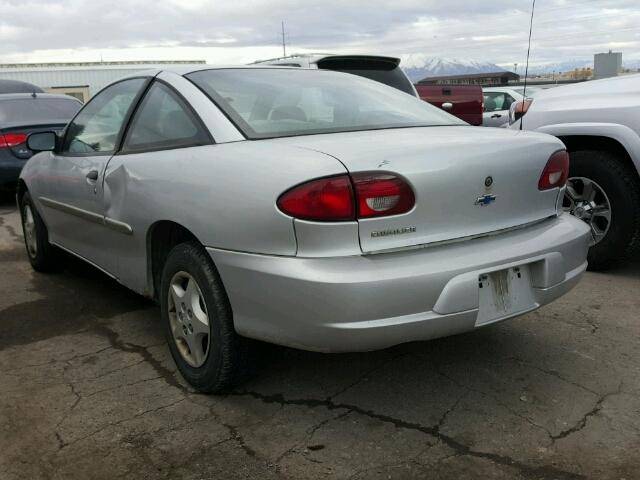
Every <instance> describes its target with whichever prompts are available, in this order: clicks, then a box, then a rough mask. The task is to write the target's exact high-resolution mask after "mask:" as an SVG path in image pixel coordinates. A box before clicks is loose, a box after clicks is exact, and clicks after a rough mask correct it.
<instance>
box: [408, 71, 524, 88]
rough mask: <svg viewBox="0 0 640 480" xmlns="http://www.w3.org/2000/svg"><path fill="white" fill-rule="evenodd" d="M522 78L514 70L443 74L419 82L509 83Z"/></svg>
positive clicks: (424, 83)
mask: <svg viewBox="0 0 640 480" xmlns="http://www.w3.org/2000/svg"><path fill="white" fill-rule="evenodd" d="M518 80H520V75H518V74H517V73H513V72H508V71H501V72H487V73H467V74H462V75H442V76H434V77H426V78H423V79H422V80H420V81H419V82H418V84H419V85H484V86H487V87H489V86H496V85H507V84H508V83H509V82H512V81H518Z"/></svg>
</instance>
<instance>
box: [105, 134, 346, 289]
mask: <svg viewBox="0 0 640 480" xmlns="http://www.w3.org/2000/svg"><path fill="white" fill-rule="evenodd" d="M344 172H345V169H344V167H343V166H342V164H341V163H340V162H338V161H337V160H335V159H334V158H332V157H329V156H328V155H325V154H322V153H318V152H310V151H308V150H303V149H300V148H296V147H288V146H282V145H277V144H274V142H272V141H269V140H262V141H255V142H253V141H241V142H233V143H225V144H218V145H210V146H202V147H192V148H185V149H176V150H165V151H158V152H148V153H141V154H129V155H116V156H114V157H113V159H112V160H111V161H110V162H109V165H108V167H107V170H106V173H105V182H104V205H105V215H106V217H108V218H110V219H114V220H117V221H118V222H123V223H125V224H127V225H129V226H131V228H132V230H133V234H132V235H120V236H119V237H118V238H119V240H118V242H120V243H121V244H120V245H115V246H114V247H115V248H116V249H117V251H118V252H119V253H120V255H119V259H118V262H119V266H118V277H119V279H120V281H121V282H122V283H124V284H125V285H127V286H129V287H131V288H133V289H134V290H136V291H140V292H146V289H147V288H148V279H147V232H149V229H150V228H151V227H152V225H153V224H155V223H156V222H159V221H163V220H167V221H172V222H175V223H178V224H179V225H182V226H183V227H185V228H186V229H188V230H189V231H190V232H191V233H192V234H193V235H195V236H196V238H197V239H198V240H199V241H200V242H201V243H202V244H203V245H205V246H207V247H215V248H218V249H223V250H234V251H241V252H252V253H259V254H270V255H295V254H296V251H297V246H296V237H295V231H294V226H293V220H292V219H291V218H290V217H288V216H286V215H284V214H282V213H281V212H280V211H279V210H278V209H277V207H276V200H277V198H278V196H279V195H280V194H281V193H282V192H283V191H285V190H287V189H289V188H290V187H292V186H294V185H296V184H298V183H301V182H304V181H306V180H309V179H311V178H315V177H321V176H326V175H335V174H340V173H344Z"/></svg>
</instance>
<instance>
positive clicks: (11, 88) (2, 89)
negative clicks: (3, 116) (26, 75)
mask: <svg viewBox="0 0 640 480" xmlns="http://www.w3.org/2000/svg"><path fill="white" fill-rule="evenodd" d="M33 92H36V93H44V90H42V89H41V88H40V87H38V86H37V85H34V84H32V83H28V82H22V81H20V80H7V79H0V95H4V94H7V93H33Z"/></svg>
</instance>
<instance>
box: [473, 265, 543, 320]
mask: <svg viewBox="0 0 640 480" xmlns="http://www.w3.org/2000/svg"><path fill="white" fill-rule="evenodd" d="M478 300H479V302H478V307H479V308H478V317H477V319H476V326H480V325H485V324H488V323H492V322H496V321H498V320H501V319H503V318H506V317H510V316H512V315H515V314H518V313H520V312H526V311H528V310H531V309H532V308H534V307H535V306H536V301H535V297H534V296H533V289H532V287H531V273H530V271H529V265H521V266H517V267H511V268H506V269H504V270H498V271H495V272H488V273H484V274H481V275H479V276H478Z"/></svg>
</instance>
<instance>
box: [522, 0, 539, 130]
mask: <svg viewBox="0 0 640 480" xmlns="http://www.w3.org/2000/svg"><path fill="white" fill-rule="evenodd" d="M535 9H536V0H533V4H532V5H531V20H530V21H529V46H528V47H527V64H526V66H525V68H524V90H523V91H522V97H523V98H522V107H523V109H524V101H525V99H526V98H527V77H528V76H529V55H530V54H531V32H532V31H533V12H534V11H535ZM523 123H524V115H522V117H520V130H522V124H523Z"/></svg>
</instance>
